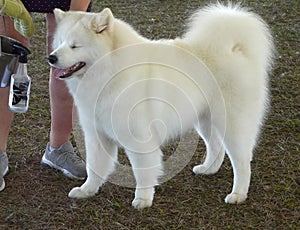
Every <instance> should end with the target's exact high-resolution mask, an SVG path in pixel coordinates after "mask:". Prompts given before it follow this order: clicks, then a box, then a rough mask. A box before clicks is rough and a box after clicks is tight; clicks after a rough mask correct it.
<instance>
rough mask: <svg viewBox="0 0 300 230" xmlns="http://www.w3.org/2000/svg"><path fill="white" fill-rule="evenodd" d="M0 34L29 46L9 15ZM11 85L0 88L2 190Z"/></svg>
mask: <svg viewBox="0 0 300 230" xmlns="http://www.w3.org/2000/svg"><path fill="white" fill-rule="evenodd" d="M0 20H1V21H0V23H1V24H2V25H3V26H0V34H1V35H3V36H7V37H10V38H13V39H15V40H18V41H19V42H21V43H22V44H24V45H25V46H27V47H28V46H29V40H28V39H27V38H25V37H23V36H22V35H20V34H19V33H18V32H17V31H16V30H15V29H14V22H13V21H12V20H11V19H10V18H9V17H7V16H1V17H0ZM8 94H9V87H6V88H0V191H1V190H3V189H4V187H5V183H4V180H3V176H4V175H5V174H6V173H7V171H8V159H7V154H6V148H7V141H8V134H9V130H10V127H11V124H12V121H13V116H14V115H13V112H11V111H10V110H9V109H8Z"/></svg>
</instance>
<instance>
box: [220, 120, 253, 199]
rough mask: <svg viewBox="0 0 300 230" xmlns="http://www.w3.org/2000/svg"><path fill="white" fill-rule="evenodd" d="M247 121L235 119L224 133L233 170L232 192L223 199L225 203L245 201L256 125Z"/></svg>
mask: <svg viewBox="0 0 300 230" xmlns="http://www.w3.org/2000/svg"><path fill="white" fill-rule="evenodd" d="M249 119H251V118H248V121H247V119H241V121H240V122H238V121H239V120H238V119H235V122H236V124H231V125H230V124H229V126H231V128H229V129H228V130H227V131H226V137H225V140H224V142H225V146H226V152H227V154H228V157H229V159H230V161H231V164H232V168H233V174H234V178H233V188H232V192H231V193H230V194H228V195H227V197H226V198H225V202H226V203H230V204H234V203H241V202H243V201H244V200H246V199H247V193H248V189H249V185H250V177H251V160H252V151H253V148H254V146H255V139H256V133H257V127H256V126H257V125H255V123H254V122H252V123H251V122H249Z"/></svg>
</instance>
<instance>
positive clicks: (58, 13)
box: [53, 8, 66, 23]
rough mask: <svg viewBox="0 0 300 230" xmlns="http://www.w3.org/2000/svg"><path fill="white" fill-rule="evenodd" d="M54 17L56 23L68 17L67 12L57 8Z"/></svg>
mask: <svg viewBox="0 0 300 230" xmlns="http://www.w3.org/2000/svg"><path fill="white" fill-rule="evenodd" d="M53 13H54V16H55V20H56V22H57V23H58V22H60V21H61V20H62V19H63V18H64V17H65V15H66V12H65V11H62V10H61V9H58V8H55V9H54V11H53Z"/></svg>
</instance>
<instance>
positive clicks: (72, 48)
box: [48, 8, 114, 79]
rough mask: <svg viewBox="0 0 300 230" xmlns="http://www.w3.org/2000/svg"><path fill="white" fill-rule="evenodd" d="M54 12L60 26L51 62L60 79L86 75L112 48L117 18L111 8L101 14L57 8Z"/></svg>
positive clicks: (58, 26) (55, 37)
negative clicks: (57, 70) (115, 18)
mask: <svg viewBox="0 0 300 230" xmlns="http://www.w3.org/2000/svg"><path fill="white" fill-rule="evenodd" d="M54 15H55V19H56V22H57V28H56V32H55V34H54V39H53V44H52V48H53V52H52V53H51V54H50V55H49V57H48V62H49V64H50V65H51V66H53V67H55V68H57V69H59V70H60V71H59V72H60V73H61V74H60V76H57V77H59V78H60V79H66V78H69V77H71V76H78V75H83V74H84V73H85V72H86V71H87V69H88V68H89V67H91V66H92V65H93V64H94V63H95V62H96V61H97V59H99V58H100V57H102V56H104V55H105V54H107V53H108V52H110V51H111V49H112V40H113V39H112V38H111V36H112V31H113V21H114V17H113V15H112V13H111V11H110V9H108V8H106V9H104V10H103V11H102V12H100V13H86V12H75V11H69V12H64V11H62V10H60V9H55V10H54Z"/></svg>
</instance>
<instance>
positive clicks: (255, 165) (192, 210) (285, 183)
mask: <svg viewBox="0 0 300 230" xmlns="http://www.w3.org/2000/svg"><path fill="white" fill-rule="evenodd" d="M207 2H208V1H196V0H189V1H177V0H165V1H163V0H161V1H158V0H150V1H137V0H136V1H134V0H129V1H116V0H112V1H106V0H105V1H100V0H96V1H94V6H93V11H99V10H100V9H102V8H104V7H110V8H111V9H112V11H113V12H114V14H115V16H117V17H119V18H121V19H123V20H125V21H127V22H129V23H130V24H132V25H133V26H134V27H135V28H136V29H137V30H139V31H140V33H141V34H143V35H145V36H147V37H150V38H174V37H175V36H177V35H180V34H181V33H182V32H183V30H184V26H183V25H184V22H185V19H186V18H187V17H188V15H189V14H190V13H191V12H193V11H194V10H195V9H196V8H198V7H199V6H203V5H204V4H205V3H207ZM244 5H246V6H248V7H250V8H252V9H254V11H255V12H257V13H259V14H260V15H262V16H263V18H264V19H265V20H266V21H267V22H268V23H269V25H270V26H271V29H272V31H273V33H274V36H275V40H276V48H277V54H276V64H275V67H274V71H273V74H272V76H271V83H270V86H271V87H270V88H271V90H270V91H271V95H272V100H271V109H270V113H269V116H268V120H267V121H266V124H265V126H264V130H263V132H262V135H261V139H260V143H259V146H258V147H257V149H256V152H255V155H254V159H253V162H252V171H253V173H252V181H251V186H250V191H249V198H248V200H247V201H246V202H245V203H243V204H241V205H227V204H225V203H224V202H223V199H224V197H225V196H226V194H227V193H229V192H230V189H231V184H232V169H231V166H230V164H229V162H228V159H225V162H224V164H223V166H222V168H221V170H220V171H219V172H218V173H217V174H216V175H213V176H201V177H196V176H194V175H193V173H192V171H191V169H192V166H193V165H195V164H196V163H199V161H200V160H201V159H202V157H203V154H204V146H203V145H202V144H199V147H198V149H197V152H196V154H195V155H194V157H193V159H192V160H191V162H190V163H189V164H188V165H187V166H186V167H185V168H184V169H183V170H182V171H181V172H180V173H179V174H178V175H177V176H175V177H174V178H172V179H171V180H169V181H168V182H166V183H164V184H162V185H161V186H159V187H157V190H156V196H155V200H154V205H153V207H152V208H150V209H146V210H143V211H137V210H134V209H133V208H132V207H131V200H132V198H133V196H134V190H133V189H132V188H126V187H120V186H117V185H114V184H111V183H106V184H105V185H104V186H103V188H102V189H101V191H100V193H99V194H98V195H97V196H95V197H93V198H90V199H87V200H79V201H77V200H76V201H75V200H71V199H69V198H68V197H67V193H68V192H69V190H70V189H71V188H72V187H73V186H77V185H80V184H81V182H78V181H73V180H70V179H68V178H65V177H64V176H62V175H61V174H60V173H59V172H56V171H54V170H52V169H48V168H45V167H42V166H41V165H40V159H41V157H42V154H43V151H44V148H45V146H46V144H47V142H48V140H49V126H50V113H49V109H50V108H49V94H48V72H49V67H48V65H47V62H46V53H45V48H44V47H45V19H44V17H43V16H42V15H37V14H35V15H34V18H35V21H36V29H37V32H36V34H35V36H34V37H33V38H32V40H31V44H32V45H31V50H32V52H33V53H32V55H31V56H30V64H29V72H30V75H31V76H32V81H33V85H32V93H31V102H30V110H29V111H28V112H27V113H26V114H18V115H16V117H15V121H14V124H13V126H12V129H11V134H10V139H9V143H8V146H9V148H8V155H9V161H10V172H9V174H8V175H7V176H6V177H5V179H6V184H7V186H6V189H5V190H4V191H3V192H1V193H0V204H1V209H0V228H1V229H300V224H299V223H300V155H299V152H300V145H299V142H300V128H299V125H300V116H299V115H300V113H299V107H300V94H299V86H300V69H299V63H300V58H299V57H300V51H299V47H300V39H299V35H300V34H299V31H300V21H299V20H300V15H299V10H300V5H299V1H298V0H287V1H281V0H273V1H266V0H263V1H258V0H245V1H244ZM174 146H175V147H176V143H172V144H170V145H169V146H168V147H167V148H166V149H165V151H167V152H168V151H171V150H172V149H174Z"/></svg>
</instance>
